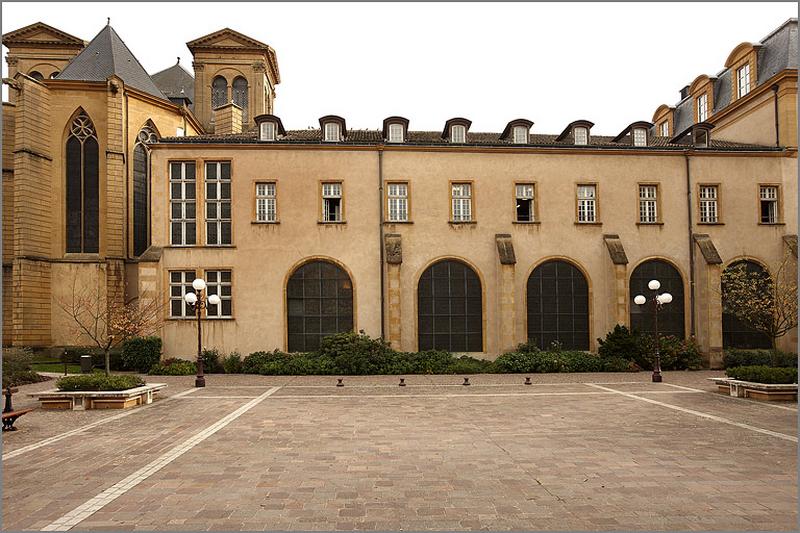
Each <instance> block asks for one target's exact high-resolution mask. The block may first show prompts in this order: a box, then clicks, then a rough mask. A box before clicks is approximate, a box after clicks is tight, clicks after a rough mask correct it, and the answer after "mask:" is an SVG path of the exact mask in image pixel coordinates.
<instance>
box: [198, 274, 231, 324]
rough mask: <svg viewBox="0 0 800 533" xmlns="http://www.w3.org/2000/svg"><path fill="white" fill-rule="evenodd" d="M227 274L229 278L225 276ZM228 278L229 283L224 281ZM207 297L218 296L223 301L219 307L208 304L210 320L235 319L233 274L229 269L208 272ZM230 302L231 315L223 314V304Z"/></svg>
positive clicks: (207, 311)
mask: <svg viewBox="0 0 800 533" xmlns="http://www.w3.org/2000/svg"><path fill="white" fill-rule="evenodd" d="M223 274H227V276H223ZM223 277H225V278H227V281H224V280H223ZM204 279H205V282H206V297H208V296H211V295H212V294H216V295H217V296H219V298H220V300H222V301H221V302H220V303H219V305H211V304H208V307H206V318H208V319H210V320H214V319H220V318H233V273H232V272H231V271H230V270H229V269H221V270H206V271H205V277H204ZM224 302H230V307H231V309H230V313H228V314H223V303H224Z"/></svg>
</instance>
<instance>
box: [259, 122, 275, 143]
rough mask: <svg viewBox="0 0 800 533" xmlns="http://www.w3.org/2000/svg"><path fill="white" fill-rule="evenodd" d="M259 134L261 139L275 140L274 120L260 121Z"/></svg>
mask: <svg viewBox="0 0 800 533" xmlns="http://www.w3.org/2000/svg"><path fill="white" fill-rule="evenodd" d="M260 132H261V136H260V139H261V140H262V141H274V140H275V123H274V122H262V123H261V128H260Z"/></svg>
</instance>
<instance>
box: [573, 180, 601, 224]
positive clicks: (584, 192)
mask: <svg viewBox="0 0 800 533" xmlns="http://www.w3.org/2000/svg"><path fill="white" fill-rule="evenodd" d="M576 193H577V202H578V222H579V223H581V224H594V223H596V222H597V185H595V184H593V183H581V184H578V189H577V191H576Z"/></svg>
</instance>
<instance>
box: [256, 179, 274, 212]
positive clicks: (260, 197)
mask: <svg viewBox="0 0 800 533" xmlns="http://www.w3.org/2000/svg"><path fill="white" fill-rule="evenodd" d="M255 192H256V222H277V221H278V195H277V185H276V183H275V182H274V181H260V182H258V183H256V191H255Z"/></svg>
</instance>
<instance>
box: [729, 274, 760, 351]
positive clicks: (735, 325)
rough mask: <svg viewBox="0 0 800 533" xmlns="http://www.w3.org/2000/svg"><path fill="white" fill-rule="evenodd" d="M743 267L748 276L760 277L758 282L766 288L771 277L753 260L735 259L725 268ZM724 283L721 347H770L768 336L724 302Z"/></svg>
mask: <svg viewBox="0 0 800 533" xmlns="http://www.w3.org/2000/svg"><path fill="white" fill-rule="evenodd" d="M739 268H741V269H744V270H745V271H746V272H747V273H748V274H749V276H748V277H750V276H752V277H753V278H756V279H757V278H760V284H762V286H763V287H764V289H765V290H768V288H769V285H770V282H771V278H770V275H769V273H767V271H766V270H764V267H762V266H761V265H759V264H758V263H755V262H753V261H737V262H735V263H733V264H732V265H730V266H729V267H728V268H726V269H725V271H726V272H728V271H730V270H734V269H739ZM726 289H727V288H726V284H725V283H724V282H723V283H722V347H723V348H748V349H755V348H772V342H771V341H770V338H769V337H768V336H766V335H765V334H763V333H759V332H758V331H756V330H754V329H753V328H752V327H750V325H749V324H747V323H745V322H743V321H742V320H740V319H739V318H738V317H737V316H736V315H735V314H733V313H732V312H731V311H730V309H729V307H728V305H727V302H726Z"/></svg>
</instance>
